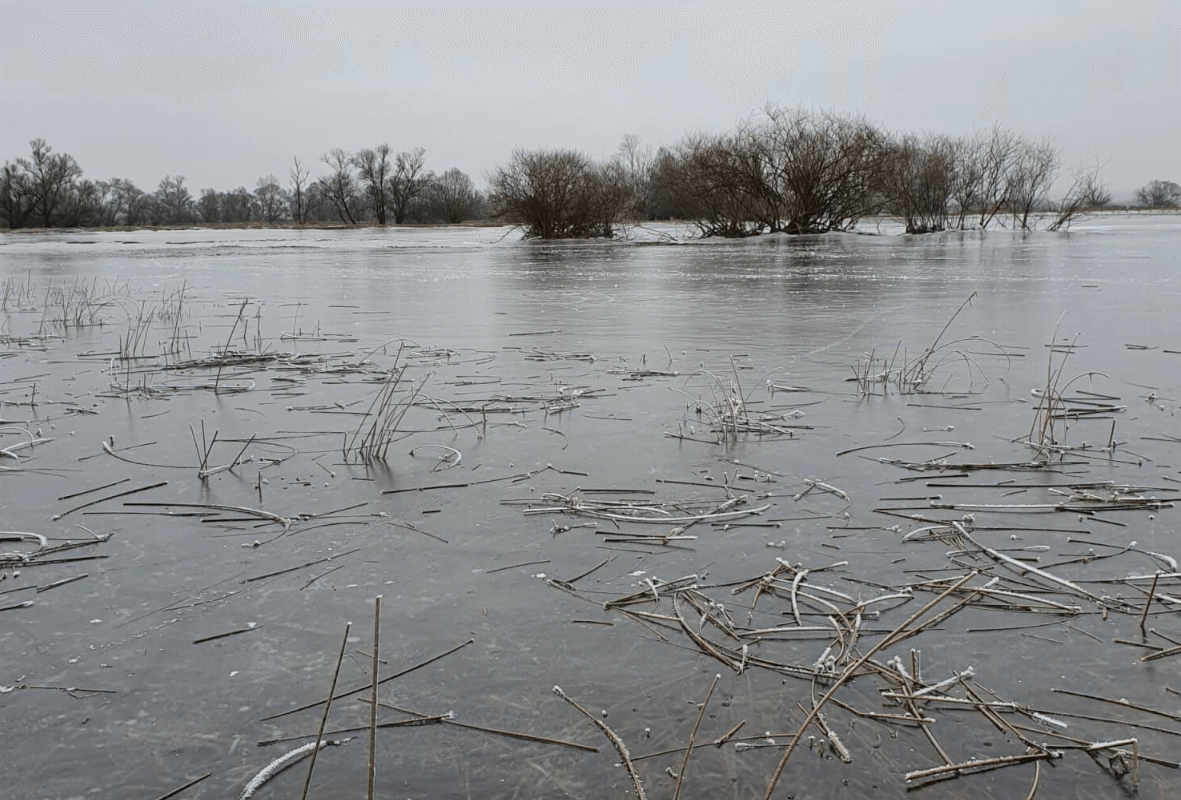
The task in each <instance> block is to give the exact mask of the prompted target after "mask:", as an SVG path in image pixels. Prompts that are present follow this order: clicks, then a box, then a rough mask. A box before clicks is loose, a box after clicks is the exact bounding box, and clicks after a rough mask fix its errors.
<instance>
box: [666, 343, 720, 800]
mask: <svg viewBox="0 0 1181 800" xmlns="http://www.w3.org/2000/svg"><path fill="white" fill-rule="evenodd" d="M731 361H733V359H731ZM721 679H722V676H721V675H720V674H717V673H715V674H714V679H713V682H712V683H711V684H710V685H709V691H708V692H706V693H705V699H704V700H702V701H701V706H700V707H699V708H698V709H697V719H695V720H693V730H691V731H689V744H688V745H686V746H685V758H684V760H683V761H681V769H680V771H679V772H677V785H676V788H674V789H673V800H680V797H681V781H683V780H685V771H686V770H688V769H689V756H691V755H693V742H694V741H696V739H697V729H698V728H700V727H701V718H702V717H704V716H705V707H706V706H707V705H709V699H710V698H711V697H713V695H714V689H716V688H717V687H718V681H720V680H721Z"/></svg>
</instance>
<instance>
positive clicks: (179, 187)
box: [156, 175, 193, 225]
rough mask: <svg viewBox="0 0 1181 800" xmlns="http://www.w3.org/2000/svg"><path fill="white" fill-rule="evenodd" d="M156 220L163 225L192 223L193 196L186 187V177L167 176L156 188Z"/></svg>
mask: <svg viewBox="0 0 1181 800" xmlns="http://www.w3.org/2000/svg"><path fill="white" fill-rule="evenodd" d="M156 209H157V210H156V218H157V221H158V222H159V223H160V224H162V225H180V224H183V223H186V222H192V219H193V196H192V195H191V194H190V193H189V188H188V187H187V186H185V176H184V175H177V176H175V177H173V176H171V175H165V176H164V177H163V178H161V179H160V185H159V186H158V187H156Z"/></svg>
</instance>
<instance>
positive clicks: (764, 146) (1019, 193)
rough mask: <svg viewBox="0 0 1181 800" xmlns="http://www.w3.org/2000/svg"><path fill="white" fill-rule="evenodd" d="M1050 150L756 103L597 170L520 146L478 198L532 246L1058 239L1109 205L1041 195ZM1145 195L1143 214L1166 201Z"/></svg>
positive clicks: (622, 154)
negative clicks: (680, 237) (881, 224)
mask: <svg viewBox="0 0 1181 800" xmlns="http://www.w3.org/2000/svg"><path fill="white" fill-rule="evenodd" d="M1060 153H1061V151H1060V148H1059V147H1058V146H1057V145H1056V144H1055V143H1054V142H1053V141H1051V140H1049V139H1042V140H1033V139H1029V138H1027V137H1023V136H1020V135H1018V134H1016V133H1013V132H1011V131H1008V130H1005V129H1003V128H1000V127H997V128H993V129H992V130H991V131H988V132H985V133H980V134H976V135H973V136H967V137H950V136H943V135H935V134H932V135H918V134H912V133H904V134H894V133H890V132H888V131H886V130H885V129H883V128H881V127H880V126H877V125H874V124H872V123H870V122H868V121H866V120H865V119H864V118H862V117H860V116H855V115H840V114H835V113H829V112H817V111H811V110H808V109H802V108H781V107H778V106H768V107H767V108H765V109H763V110H762V111H761V112H760V113H759V114H756V115H754V116H752V117H750V118H748V119H746V120H744V121H743V122H741V123H740V124H739V125H737V126H735V128H734V129H733V130H730V131H727V132H725V133H720V134H699V133H692V134H686V135H685V136H683V137H682V138H681V140H680V141H679V142H677V143H676V144H674V145H672V146H670V147H662V148H660V149H658V150H656V151H653V150H652V149H651V148H645V147H640V146H639V145H638V143H637V142H636V141H635V140H634V139H630V138H627V139H625V140H624V142H623V144H622V145H621V147H620V150H619V152H618V153H617V154H615V155H614V156H613V157H611V158H609V159H606V160H602V161H595V160H593V159H591V158H589V157H587V156H585V155H582V154H580V153H577V152H573V151H569V150H531V151H526V150H518V151H516V152H514V153H513V154H512V156H511V158H510V159H509V160H508V162H507V163H506V164H504V165H502V166H499V167H497V168H496V169H494V170H493V171H492V172H491V173H490V175H489V179H488V182H489V202H490V205H491V207H492V208H493V209H494V210H495V211H496V212H497V213H501V214H505V215H507V217H508V218H509V219H511V220H514V221H517V222H519V223H520V224H521V225H523V227H524V228H525V231H526V234H527V235H532V236H537V237H541V238H550V237H555V236H557V237H561V236H606V235H611V234H612V233H613V232H614V231H615V228H617V227H618V226H619V225H620V224H621V223H626V222H627V221H628V220H636V219H641V220H642V219H649V220H652V219H680V220H684V221H685V222H687V223H689V224H691V225H693V226H694V227H695V228H696V229H697V231H698V232H699V233H700V234H701V235H702V236H724V237H740V236H752V235H757V234H761V233H788V234H807V233H824V232H829V231H850V230H853V229H855V228H856V227H857V226H858V224H859V223H860V222H861V221H862V220H864V219H866V218H869V217H877V216H879V215H889V216H893V217H896V218H898V219H900V220H901V221H902V223H903V224H904V226H905V229H906V231H907V232H909V233H928V232H934V231H946V230H969V229H986V228H989V227H993V226H1006V227H1013V228H1018V229H1024V230H1031V229H1033V228H1035V227H1044V228H1047V229H1050V230H1061V229H1063V228H1065V227H1068V226H1069V225H1070V222H1071V221H1072V220H1073V219H1075V218H1077V216H1078V215H1079V214H1081V213H1083V212H1084V211H1087V210H1090V209H1095V208H1101V207H1103V206H1105V205H1107V204H1109V203H1110V202H1111V195H1110V193H1109V192H1108V191H1107V189H1106V188H1105V187H1104V186H1103V184H1102V183H1101V182H1100V180H1099V167H1100V165H1099V164H1095V165H1093V166H1091V167H1084V168H1079V169H1077V170H1075V171H1074V172H1073V173H1072V175H1071V176H1070V177H1071V181H1070V185H1069V188H1068V189H1067V190H1066V192H1065V194H1064V195H1063V196H1061V197H1060V198H1051V196H1050V192H1051V190H1052V187H1053V186H1054V185H1055V183H1056V181H1057V179H1058V178H1059V176H1060V174H1061V171H1062V166H1061V159H1060ZM1155 183H1158V182H1154V184H1155ZM1150 186H1151V184H1150ZM1152 198H1153V201H1152V202H1151V203H1149V202H1147V201H1146V202H1145V205H1152V207H1163V206H1165V205H1168V203H1164V202H1158V201H1156V195H1155V194H1154V195H1152ZM1174 204H1175V201H1174Z"/></svg>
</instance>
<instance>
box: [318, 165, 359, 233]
mask: <svg viewBox="0 0 1181 800" xmlns="http://www.w3.org/2000/svg"><path fill="white" fill-rule="evenodd" d="M320 160H321V161H323V162H324V163H325V164H327V165H328V169H329V170H330V172H329V173H328V174H327V175H325V176H323V177H321V178H320V180H319V181H317V185H318V186H319V188H320V194H321V196H323V198H324V199H325V200H327V201H328V203H329V204H331V206H332V208H333V209H334V210H335V211H336V214H337V216H338V217H340V221H341V222H345V223H348V224H349V225H355V224H356V223H357V202H358V201H357V181H356V178H354V177H353V157H352V155H350V154H349V153H348V152H347V151H345V150H341V149H340V148H339V147H337V148H334V149H333V150H330V151H328V152H327V153H325V154H324V156H323V157H322V158H321V159H320Z"/></svg>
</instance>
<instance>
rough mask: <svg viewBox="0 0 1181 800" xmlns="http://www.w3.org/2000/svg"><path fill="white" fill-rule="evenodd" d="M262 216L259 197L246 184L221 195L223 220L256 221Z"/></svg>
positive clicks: (236, 221)
mask: <svg viewBox="0 0 1181 800" xmlns="http://www.w3.org/2000/svg"><path fill="white" fill-rule="evenodd" d="M260 216H261V211H260V209H259V205H258V198H256V197H255V196H254V194H253V193H252V192H251V191H250V190H249V189H247V188H246V187H245V186H239V187H238V188H237V189H235V190H234V191H232V192H225V193H223V194H222V195H221V218H222V221H223V222H234V223H243V222H254V221H255V220H257V219H259V217H260Z"/></svg>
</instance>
